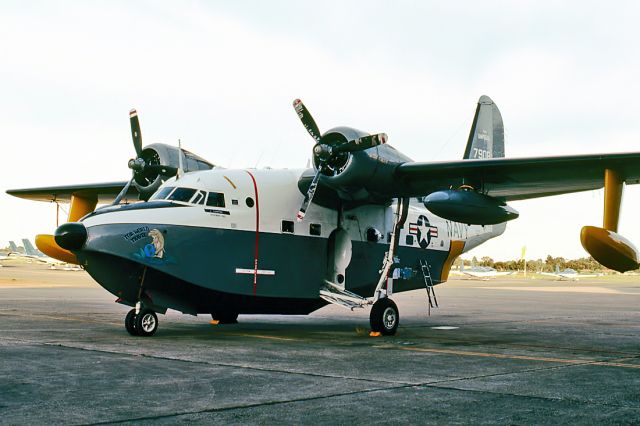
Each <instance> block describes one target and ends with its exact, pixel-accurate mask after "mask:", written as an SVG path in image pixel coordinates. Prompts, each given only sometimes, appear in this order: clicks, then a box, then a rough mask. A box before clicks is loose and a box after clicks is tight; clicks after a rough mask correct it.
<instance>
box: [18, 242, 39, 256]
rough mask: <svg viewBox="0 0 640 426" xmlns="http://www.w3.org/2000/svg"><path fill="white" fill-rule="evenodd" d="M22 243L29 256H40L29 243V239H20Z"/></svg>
mask: <svg viewBox="0 0 640 426" xmlns="http://www.w3.org/2000/svg"><path fill="white" fill-rule="evenodd" d="M22 244H23V245H24V251H25V253H26V254H28V255H29V256H40V253H38V250H36V249H35V247H33V245H32V244H31V241H29V240H28V239H26V238H24V239H23V240H22Z"/></svg>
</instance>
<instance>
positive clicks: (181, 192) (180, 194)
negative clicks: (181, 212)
mask: <svg viewBox="0 0 640 426" xmlns="http://www.w3.org/2000/svg"><path fill="white" fill-rule="evenodd" d="M195 193H196V190H195V189H193V188H176V190H175V191H173V192H172V193H171V195H169V197H167V200H173V201H183V202H185V203H188V202H189V200H191V197H193V194H195Z"/></svg>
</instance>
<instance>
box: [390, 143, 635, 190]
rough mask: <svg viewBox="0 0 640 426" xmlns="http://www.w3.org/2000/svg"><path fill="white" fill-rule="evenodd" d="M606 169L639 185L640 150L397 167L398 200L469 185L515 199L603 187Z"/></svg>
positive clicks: (628, 182) (416, 164)
mask: <svg viewBox="0 0 640 426" xmlns="http://www.w3.org/2000/svg"><path fill="white" fill-rule="evenodd" d="M605 169H612V170H614V171H616V172H617V173H618V174H619V175H620V178H621V179H622V180H624V181H625V182H626V183H627V184H636V183H640V152H635V153H625V154H592V155H572V156H561V157H531V158H494V159H484V160H461V161H447V162H433V163H404V164H401V165H400V166H398V167H397V169H396V174H395V179H394V180H395V182H394V183H395V186H396V189H397V193H398V195H396V196H405V197H419V196H423V195H428V194H430V193H431V192H433V191H438V190H442V189H449V188H453V189H456V188H458V187H459V186H461V185H470V186H472V187H474V188H476V189H480V190H482V192H484V193H486V194H487V195H490V196H493V197H497V198H501V199H503V200H505V201H515V200H526V199H529V198H537V197H546V196H549V195H558V194H566V193H570V192H579V191H587V190H591V189H598V188H602V187H603V185H604V171H605Z"/></svg>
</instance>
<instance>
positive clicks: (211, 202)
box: [207, 192, 224, 207]
mask: <svg viewBox="0 0 640 426" xmlns="http://www.w3.org/2000/svg"><path fill="white" fill-rule="evenodd" d="M207 206H211V207H224V194H223V193H221V192H210V193H209V197H208V198H207Z"/></svg>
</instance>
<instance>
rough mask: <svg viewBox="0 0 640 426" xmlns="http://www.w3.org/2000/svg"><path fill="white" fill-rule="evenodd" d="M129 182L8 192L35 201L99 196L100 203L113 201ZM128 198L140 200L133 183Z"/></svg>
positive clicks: (62, 200)
mask: <svg viewBox="0 0 640 426" xmlns="http://www.w3.org/2000/svg"><path fill="white" fill-rule="evenodd" d="M126 184H127V182H126V181H124V182H107V183H90V184H86V185H67V186H49V187H42V188H27V189H9V190H7V194H9V195H13V196H14V197H20V198H24V199H26V200H35V201H48V202H52V201H57V202H63V203H68V202H69V201H71V196H72V195H78V196H81V197H87V198H92V197H94V196H95V197H97V198H98V203H101V204H104V203H109V202H111V201H113V200H114V199H115V198H116V196H117V195H118V194H119V193H120V191H122V188H124V186H125V185H126ZM126 198H128V199H129V200H130V201H138V191H137V190H136V188H135V187H134V186H133V185H131V186H130V187H129V190H128V191H127V194H126Z"/></svg>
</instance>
